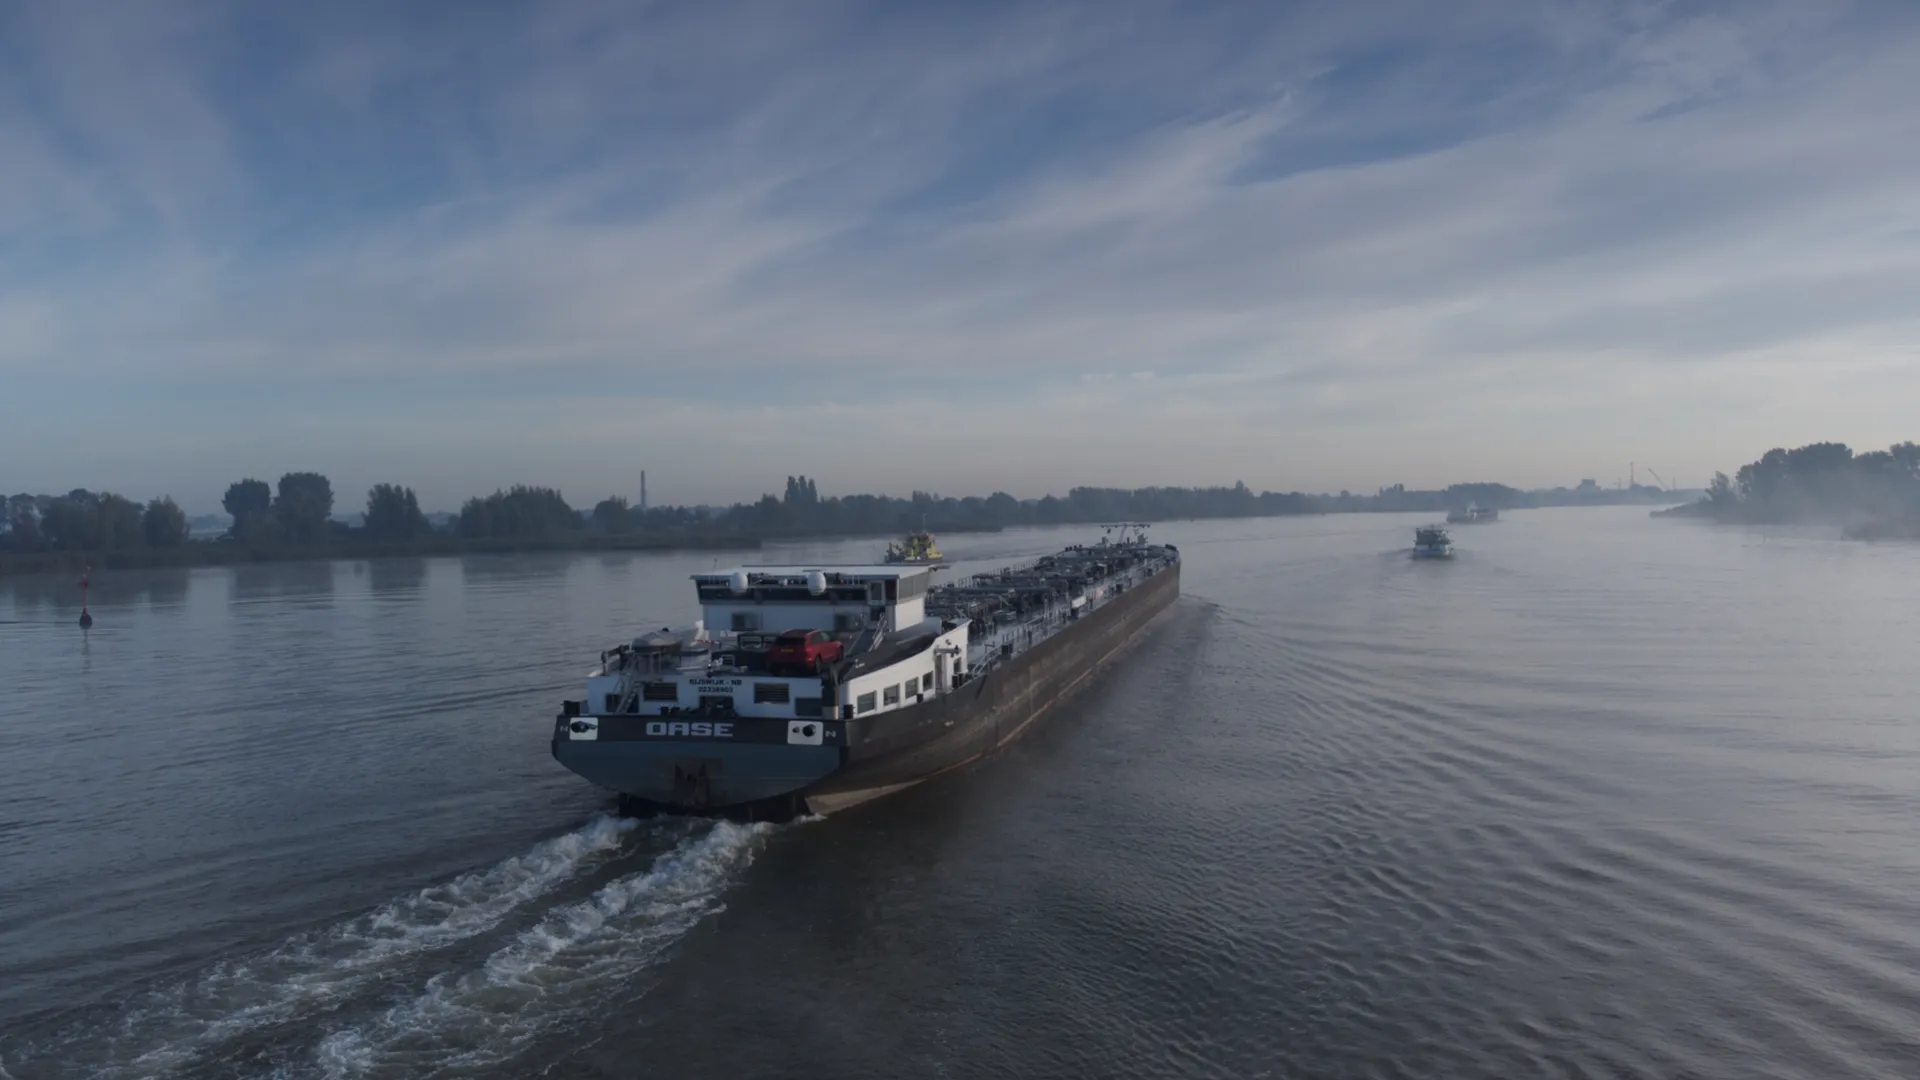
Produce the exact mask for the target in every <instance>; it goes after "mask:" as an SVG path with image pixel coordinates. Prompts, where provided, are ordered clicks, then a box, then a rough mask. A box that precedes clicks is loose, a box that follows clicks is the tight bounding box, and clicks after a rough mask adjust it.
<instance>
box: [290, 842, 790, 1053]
mask: <svg viewBox="0 0 1920 1080" xmlns="http://www.w3.org/2000/svg"><path fill="white" fill-rule="evenodd" d="M770 828H771V826H767V825H735V824H731V823H726V822H720V823H716V824H714V825H713V826H712V827H711V828H710V829H708V830H707V831H705V832H704V833H701V834H699V835H696V836H693V837H690V838H688V839H687V840H684V841H682V842H681V843H680V845H679V846H677V847H675V848H674V849H673V850H671V851H669V852H667V853H666V854H664V855H661V856H660V857H659V858H658V859H656V860H655V861H654V863H653V865H652V866H651V867H649V868H648V869H647V870H645V871H644V872H641V873H637V874H632V875H629V876H627V877H623V878H619V879H617V880H615V881H612V882H609V883H608V884H607V885H605V886H603V887H602V888H601V889H600V890H599V891H598V892H596V893H594V895H593V896H591V897H589V898H587V899H585V900H582V901H580V902H579V903H575V904H569V905H566V906H563V907H559V908H555V909H554V910H552V911H550V912H548V913H547V915H546V917H545V918H543V919H542V920H541V921H540V922H539V924H538V925H535V926H532V927H529V928H528V929H527V930H525V931H523V932H521V933H520V934H519V935H517V936H516V937H515V938H514V939H513V940H512V941H511V942H509V943H507V944H506V945H503V946H502V947H501V948H500V949H498V950H497V951H495V952H494V953H493V954H492V955H490V956H488V957H487V958H486V960H485V961H484V962H483V963H482V964H480V965H479V966H478V967H477V968H475V969H473V970H469V971H466V972H464V973H459V974H444V975H436V976H434V977H433V978H431V979H429V980H428V981H427V983H426V985H425V986H424V987H423V988H422V990H421V992H420V993H419V994H418V995H417V996H415V997H413V998H412V999H411V1000H408V1001H404V1002H401V1003H400V1004H398V1005H395V1006H394V1007H393V1008H391V1009H389V1010H387V1011H386V1012H385V1013H384V1014H382V1015H381V1016H379V1017H377V1018H375V1019H373V1020H371V1021H369V1022H367V1023H363V1024H359V1025H356V1026H353V1027H349V1028H346V1029H344V1030H341V1031H337V1032H335V1033H333V1034H332V1035H330V1036H328V1037H327V1038H326V1039H325V1040H323V1041H322V1042H321V1044H320V1046H319V1048H318V1054H317V1056H318V1063H319V1065H320V1067H321V1069H322V1070H323V1071H324V1073H325V1075H327V1076H328V1077H330V1078H335V1077H337V1078H350V1077H351V1078H359V1077H367V1076H384V1075H392V1076H423V1075H434V1074H437V1073H441V1072H448V1071H451V1072H465V1071H469V1070H472V1069H475V1068H481V1067H485V1066H488V1065H493V1064H497V1063H499V1062H502V1061H505V1060H507V1059H509V1058H511V1057H513V1056H514V1055H515V1054H517V1053H519V1052H520V1051H522V1050H523V1049H525V1047H526V1046H527V1045H528V1044H529V1043H530V1042H531V1041H532V1040H533V1039H534V1038H535V1037H537V1036H538V1035H539V1033H540V1032H541V1031H542V1030H544V1029H546V1028H547V1027H548V1026H549V1025H551V1024H553V1023H555V1022H557V1021H561V1020H564V1019H567V1018H570V1017H575V1016H579V1015H581V1014H583V1013H586V1012H589V1011H591V1010H592V1009H593V1008H594V1007H595V1005H596V1003H597V1001H598V1000H599V998H598V994H599V993H600V992H601V991H605V990H607V989H609V988H611V987H614V986H617V985H619V984H620V983H622V982H624V981H625V980H628V979H630V978H632V976H633V975H634V974H635V973H637V972H639V971H641V970H643V969H645V968H647V967H649V966H651V965H652V964H653V963H654V962H656V961H657V960H658V959H660V958H661V956H662V955H663V954H664V953H666V951H667V950H668V949H669V948H671V947H672V945H673V944H674V943H675V942H677V941H678V940H679V939H680V938H681V937H682V936H684V935H685V934H686V933H687V931H689V930H691V929H693V927H694V926H695V925H696V924H698V923H699V922H700V920H701V919H703V918H705V917H706V916H708V915H711V914H714V913H717V912H719V911H721V910H722V909H723V905H722V904H721V903H720V899H719V897H720V893H721V892H722V890H723V889H724V888H725V886H726V885H727V884H728V883H729V882H730V881H731V880H732V879H733V878H734V877H735V876H736V875H737V874H738V872H739V871H740V870H742V869H744V868H745V867H746V866H747V865H748V864H749V863H751V862H752V861H753V855H754V851H755V849H756V847H757V846H758V845H757V841H758V840H759V838H760V837H761V836H763V835H764V834H765V833H766V832H767V831H768V830H769V829H770Z"/></svg>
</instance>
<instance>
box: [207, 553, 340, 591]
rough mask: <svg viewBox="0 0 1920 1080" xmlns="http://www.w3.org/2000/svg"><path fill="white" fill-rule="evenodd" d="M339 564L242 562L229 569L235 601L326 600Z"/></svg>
mask: <svg viewBox="0 0 1920 1080" xmlns="http://www.w3.org/2000/svg"><path fill="white" fill-rule="evenodd" d="M339 565H340V564H338V563H335V562H324V561H316V562H269V563H240V564H238V565H236V566H233V567H231V568H230V569H229V571H228V572H229V573H230V574H232V576H233V598H234V599H235V600H265V599H275V598H295V597H300V598H313V599H325V598H328V597H331V596H332V594H333V585H334V572H335V569H336V568H337V567H338V566H339Z"/></svg>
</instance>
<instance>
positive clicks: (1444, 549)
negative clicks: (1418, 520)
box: [1413, 525, 1453, 559]
mask: <svg viewBox="0 0 1920 1080" xmlns="http://www.w3.org/2000/svg"><path fill="white" fill-rule="evenodd" d="M1413 557H1414V558H1416V559H1451V558H1453V537H1451V536H1448V535H1447V530H1445V529H1443V528H1441V527H1440V526H1438V525H1422V526H1420V527H1419V528H1417V529H1415V530H1413Z"/></svg>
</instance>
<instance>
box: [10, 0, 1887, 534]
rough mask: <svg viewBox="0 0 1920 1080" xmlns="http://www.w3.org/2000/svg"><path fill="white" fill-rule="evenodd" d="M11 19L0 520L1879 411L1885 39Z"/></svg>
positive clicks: (1023, 482) (1629, 17) (1096, 461)
mask: <svg viewBox="0 0 1920 1080" xmlns="http://www.w3.org/2000/svg"><path fill="white" fill-rule="evenodd" d="M10 10H11V12H12V13H11V14H9V15H4V16H0V157H4V160H5V161H6V162H7V167H6V168H5V169H0V379H4V380H5V383H6V385H7V386H8V388H9V392H8V393H6V394H5V395H4V398H5V403H4V404H0V410H4V411H5V412H6V413H7V418H6V422H5V423H4V424H0V462H4V463H5V464H6V465H9V466H12V467H11V468H9V469H7V470H6V473H7V475H6V476H5V477H0V485H5V484H9V483H10V484H12V485H13V486H14V487H21V486H26V487H43V486H44V487H53V486H60V485H64V484H78V483H90V484H106V485H113V486H121V487H127V488H131V489H135V490H153V491H157V490H161V489H168V490H173V491H175V492H176V493H180V494H182V495H184V496H185V497H187V498H188V499H189V501H192V502H195V503H197V504H206V503H208V502H210V501H211V500H212V499H213V498H214V497H216V495H215V494H211V493H215V492H216V490H217V488H219V487H220V486H223V485H224V482H225V481H226V480H227V479H231V478H230V477H227V476H226V475H225V472H228V471H233V468H234V467H235V466H234V465H233V464H232V463H233V462H235V461H247V462H253V461H259V462H260V464H259V465H258V466H257V467H254V466H242V468H243V469H247V470H249V471H256V472H267V471H271V470H273V469H277V468H282V467H294V466H296V465H312V466H314V467H319V468H322V469H327V470H332V471H335V472H336V473H338V474H339V475H338V479H339V481H340V486H342V487H343V488H347V489H349V490H350V489H352V488H353V487H357V486H362V485H364V484H365V483H369V482H371V481H373V480H376V479H386V478H390V477H391V478H398V479H402V480H409V481H412V482H416V483H418V484H420V485H421V486H422V487H423V489H425V490H426V491H427V492H428V493H429V494H430V496H431V498H430V501H438V502H448V501H451V500H452V499H454V498H456V497H458V496H459V495H461V494H463V493H466V492H468V491H470V490H473V489H477V488H481V487H490V486H491V485H492V484H493V483H495V482H507V481H510V480H513V479H530V480H531V479H544V480H546V481H548V482H557V483H561V484H563V485H567V486H572V487H579V488H582V489H583V490H582V491H581V495H582V497H584V496H585V495H587V494H589V493H594V492H598V491H599V490H601V489H609V488H613V487H618V488H620V489H621V490H624V488H625V487H626V486H628V485H627V481H626V480H625V479H624V477H625V476H626V474H627V472H628V471H631V470H637V469H638V468H639V467H641V466H642V465H645V464H647V463H648V462H649V461H653V462H658V463H659V464H655V465H654V466H653V470H654V472H655V474H656V475H659V474H660V473H661V472H662V471H663V470H676V469H677V470H685V471H686V474H687V475H686V477H685V478H684V479H685V486H686V487H687V489H688V490H687V491H686V492H685V493H684V494H685V496H686V497H699V496H701V495H710V496H712V497H733V496H739V495H744V494H748V493H750V492H752V491H754V490H757V489H758V488H759V487H761V486H764V485H765V484H767V483H771V482H772V480H771V479H769V478H773V479H777V478H774V477H772V474H774V473H780V474H781V475H784V473H785V472H788V471H793V470H794V469H796V468H804V469H805V470H806V471H809V472H814V473H818V474H821V475H823V476H824V477H827V478H828V481H829V483H831V484H834V485H836V486H839V487H848V488H851V487H868V486H871V487H883V488H893V489H904V488H907V487H913V486H919V487H927V486H942V485H944V486H946V487H947V488H948V489H950V490H962V489H965V490H974V489H986V488H991V487H995V486H1002V487H1009V488H1012V489H1015V490H1022V491H1037V490H1040V489H1043V488H1047V487H1054V486H1059V485H1064V484H1067V483H1073V482H1113V483H1128V482H1138V483H1155V482H1208V481H1214V480H1227V481H1230V480H1232V479H1242V478H1244V479H1245V480H1246V481H1247V482H1248V483H1250V484H1254V485H1256V486H1275V487H1313V488H1318V487H1342V486H1350V487H1368V486H1371V485H1374V484H1379V483H1388V482H1393V481H1396V480H1405V481H1407V482H1410V483H1430V482H1443V481H1446V480H1449V479H1459V478H1463V477H1466V476H1485V477H1489V478H1500V479H1506V480H1509V481H1511V482H1516V483H1533V482H1561V481H1567V480H1570V479H1573V478H1575V477H1576V476H1577V475H1583V474H1587V473H1591V472H1594V471H1597V470H1601V469H1604V468H1606V467H1608V466H1609V465H1610V464H1611V463H1612V462H1613V461H1614V459H1616V458H1617V459H1625V458H1628V457H1633V458H1637V459H1640V460H1649V459H1651V460H1656V461H1660V462H1666V463H1668V464H1669V468H1670V469H1671V470H1672V471H1677V472H1681V473H1682V474H1683V475H1684V474H1686V473H1689V472H1691V473H1693V474H1695V475H1700V474H1703V473H1704V472H1705V471H1706V470H1709V469H1711V468H1714V467H1717V466H1724V465H1726V464H1728V463H1730V462H1737V461H1738V460H1745V459H1746V458H1747V457H1750V456H1751V455H1752V453H1753V452H1756V449H1764V447H1765V446H1766V445H1772V444H1774V443H1777V442H1782V441H1791V440H1794V439H1801V438H1813V437H1823V436H1833V437H1842V438H1852V439H1856V440H1858V441H1860V442H1863V443H1866V442H1877V441H1885V440H1889V439H1892V438H1902V437H1909V436H1911V435H1913V432H1911V431H1907V430H1902V429H1901V425H1902V424H1903V423H1906V422H1907V421H1906V419H1905V418H1906V417H1910V416H1911V415H1913V414H1914V411H1915V410H1914V406H1915V405H1920V365H1916V364H1913V363H1912V362H1911V361H1912V359H1913V353H1912V350H1913V349H1914V348H1916V347H1920V345H1916V341H1917V340H1920V339H1917V337H1916V331H1920V316H1916V315H1914V314H1913V313H1912V311H1911V303H1910V300H1909V298H1910V297H1911V296H1912V295H1914V293H1915V291H1916V286H1920V188H1916V187H1915V186H1914V185H1913V184H1912V182H1911V178H1912V177H1913V176H1914V175H1916V174H1920V69H1916V68H1915V66H1914V65H1913V64H1912V63H1911V62H1910V58H1911V56H1912V54H1913V51H1914V49H1915V47H1916V46H1920V12H1916V11H1914V10H1913V9H1912V8H1911V7H1910V6H1909V5H1905V4H1897V3H1861V4H1852V5H1845V4H1839V3H1835V4H1827V5H1810V4H1804V3H1777V4H1765V3H1751V4H1749V3H1742V4H1725V5H1704V6H1703V5H1684V6H1682V5H1667V4H1654V3H1648V4H1631V3H1621V4H1607V3H1591V4H1575V5H1552V6H1541V7H1539V8H1537V9H1535V8H1533V7H1532V6H1529V5H1512V4H1494V3H1477V4H1476V3H1462V4H1452V5H1434V4H1426V3H1411V2H1409V3H1374V4H1347V5H1305V4H1302V5H1296V6H1279V5H1208V4H1198V5H1194V4H1174V3H1150V2H1139V3H1125V4H1100V5H1091V4H1090V5H1085V6H1081V7H1074V6H1066V5H1020V4H1006V5H1000V6H994V7H991V8H982V7H979V6H977V5H974V6H969V5H959V6H951V5H941V6H934V5H909V6H900V5H878V6H870V5H865V4H857V3H851V2H848V3H822V4H816V5H793V4H780V3H760V4H753V3H748V4H733V5H708V4H683V3H661V4H655V5H651V6H647V7H644V8H640V7H635V6H632V5H622V4H607V5H563V6H554V5H545V6H538V5H507V4H501V5H465V4H462V5H454V6H451V7H446V8H439V9H436V8H434V7H432V6H418V5H410V6H406V7H404V8H399V9H394V8H392V7H391V6H390V5H389V6H373V5H368V6H354V5H325V6H320V7H314V6H310V5H309V6H299V7H289V8H285V9H283V10H273V9H258V8H253V7H250V6H242V5H235V6H232V7H227V6H222V5H211V6H209V5H178V6H171V7H169V6H166V5H141V6H137V7H135V8H128V9H125V10H121V9H114V10H113V11H112V12H102V11H98V10H94V9H90V8H86V7H84V6H74V5H53V4H47V5H40V6H26V7H19V6H16V8H14V9H10ZM1864 387H1871V392H1865V391H1863V388H1864ZM76 408H84V409H85V410H86V413H87V415H89V416H92V417H95V418H97V422H96V423H95V424H94V426H93V428H92V431H93V436H92V438H90V439H89V440H88V441H87V442H86V443H85V444H84V445H74V444H72V443H71V442H68V441H66V440H63V439H62V434H61V433H62V432H63V431H65V430H66V429H67V426H68V424H69V423H70V421H69V419H68V418H69V417H70V416H71V415H72V412H73V410H74V409H76ZM187 432H194V433H196V434H193V435H191V436H189V435H187V434H186V433H187ZM945 432H951V433H952V434H951V435H948V436H944V437H935V436H934V434H933V433H945ZM876 440H879V441H881V442H882V443H884V444H885V445H887V446H889V447H894V448H896V449H895V451H894V452H888V453H876V452H875V450H874V444H875V441H876ZM55 443H61V444H62V445H64V446H65V447H66V449H64V450H63V451H62V452H61V453H60V454H58V455H49V454H47V453H45V448H46V447H47V446H49V445H53V444H55ZM693 448H697V453H695V454H690V453H689V451H690V450H691V449H693ZM769 448H778V452H779V458H780V460H779V461H778V462H777V463H776V464H766V462H767V460H768V459H767V457H766V454H767V452H768V450H769ZM922 448H924V449H922ZM669 461H670V462H672V464H671V465H669V464H667V462H669ZM209 470H211V472H210V471H209ZM223 470H224V471H223ZM532 473H538V474H539V475H531V474H532ZM762 473H764V474H766V477H762V476H761V474H762Z"/></svg>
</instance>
